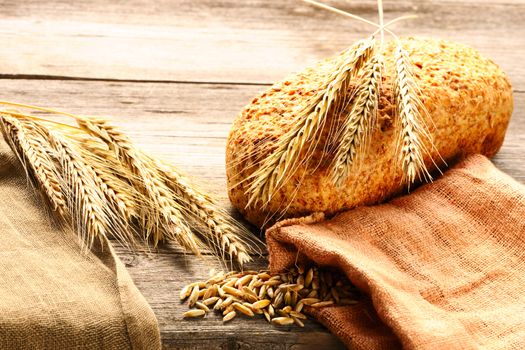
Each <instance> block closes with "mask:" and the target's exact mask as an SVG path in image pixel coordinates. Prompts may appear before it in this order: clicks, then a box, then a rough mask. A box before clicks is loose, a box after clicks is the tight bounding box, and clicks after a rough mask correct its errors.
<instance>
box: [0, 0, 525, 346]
mask: <svg viewBox="0 0 525 350" xmlns="http://www.w3.org/2000/svg"><path fill="white" fill-rule="evenodd" d="M384 2H385V13H386V18H387V20H388V19H392V18H395V17H397V16H400V15H404V14H409V13H416V14H418V15H419V18H418V19H416V20H410V21H406V22H403V23H400V24H399V25H396V26H395V31H396V32H397V33H398V34H400V35H422V36H435V37H441V38H448V39H453V40H457V41H460V42H463V43H466V44H469V45H472V46H474V47H476V48H478V49H479V50H481V51H482V52H483V53H484V54H486V55H487V56H489V57H492V58H493V59H494V60H495V61H496V62H498V63H499V64H501V66H502V67H503V68H504V70H505V71H506V72H507V73H508V74H509V75H510V77H511V80H512V82H513V86H514V93H515V94H514V96H515V112H514V116H513V119H512V122H511V125H510V127H509V131H508V134H507V138H506V141H505V144H504V146H503V148H502V150H501V151H500V153H499V154H498V155H497V156H496V158H495V160H494V161H495V163H496V164H497V165H498V167H499V168H501V169H503V170H504V171H506V172H507V173H509V174H511V175H512V176H514V177H515V178H517V179H518V180H519V181H522V182H525V156H524V154H525V68H524V64H523V62H524V57H525V26H524V25H523V23H524V21H525V1H523V0H493V1H483V0H462V1H450V0H419V1H417V0H414V1H406V0H397V1H388V0H387V1H384ZM328 3H330V4H333V5H339V6H341V7H342V8H344V9H347V10H349V11H351V12H353V13H355V14H358V15H361V16H364V17H366V18H369V19H372V20H375V19H376V8H375V6H376V5H375V1H371V0H365V1H345V0H338V1H329V2H328ZM371 29H372V28H371V27H370V26H368V25H366V24H362V23H359V22H356V21H352V20H348V19H346V18H344V17H340V16H338V15H335V14H332V13H330V12H326V11H322V10H318V9H315V8H313V7H311V6H309V5H306V4H304V3H302V2H301V1H295V0H271V1H269V0H250V1H236V0H198V1H191V0H172V1H169V0H155V1H148V0H131V1H106V0H86V1H81V2H80V1H70V0H50V1H46V2H43V1H37V0H1V2H0V39H1V43H2V54H1V61H0V62H1V64H0V78H1V79H2V90H1V97H0V99H4V100H9V101H17V102H23V103H28V104H35V105H42V106H48V107H53V108H58V109H63V110H67V111H70V112H73V113H78V114H92V115H101V116H110V117H112V118H113V119H115V120H116V122H117V123H118V124H120V125H121V126H122V127H123V128H124V129H125V130H126V131H128V132H129V133H130V134H131V135H132V136H133V138H134V139H135V140H136V141H137V142H138V143H139V144H140V145H142V146H143V147H144V148H145V149H147V150H148V151H150V152H152V153H154V154H157V155H159V156H162V157H164V158H166V159H168V160H170V161H173V162H174V163H175V164H177V165H179V167H180V168H181V169H183V170H185V171H186V172H187V173H188V174H189V175H191V176H194V177H195V179H198V180H197V181H198V182H200V183H201V184H202V185H203V187H205V188H208V189H209V190H211V191H213V192H215V193H217V195H218V196H219V197H220V198H221V200H222V201H223V203H224V205H225V206H228V202H227V197H226V190H225V171H224V149H225V141H226V136H227V134H228V131H229V128H230V123H231V122H232V120H233V118H234V117H235V116H236V114H237V112H238V111H239V110H240V109H241V107H242V106H243V105H244V104H246V103H248V101H249V100H250V98H251V97H252V96H254V95H255V94H257V93H258V92H260V91H263V90H265V89H266V88H267V86H268V85H269V84H271V83H272V82H274V81H277V80H279V79H281V78H282V77H283V76H285V75H286V74H288V73H290V72H292V71H297V70H300V69H302V67H305V66H307V65H309V64H312V63H314V62H315V61H316V60H318V59H320V58H323V57H325V56H328V55H331V54H334V53H336V52H338V51H339V50H342V49H343V48H345V47H347V46H348V45H350V44H351V43H352V42H353V41H354V40H356V39H359V38H363V37H365V36H366V35H367V34H368V33H370V31H371ZM119 254H120V256H121V258H122V259H123V261H124V262H125V263H126V265H127V266H128V268H129V271H130V273H131V275H132V277H133V279H134V280H135V283H136V284H137V286H138V287H139V289H140V290H141V291H142V293H143V294H144V296H145V297H146V299H147V300H148V301H149V302H150V304H151V307H152V308H153V310H154V311H155V313H156V314H157V317H158V320H159V324H160V328H161V333H162V338H163V342H164V346H165V347H166V348H187V349H201V348H202V349H225V348H227V349H237V348H250V349H285V348H286V349H288V348H293V349H318V348H330V347H333V348H340V347H342V345H341V343H340V342H339V341H338V340H337V339H336V338H335V337H333V336H332V335H330V334H329V333H328V332H327V331H326V330H325V329H324V328H323V327H322V326H320V325H319V324H317V323H315V322H308V323H307V326H306V328H304V329H296V328H293V329H291V330H280V329H276V328H274V327H272V326H270V325H268V324H267V323H266V322H265V321H264V320H262V319H254V320H234V321H233V322H231V323H228V324H226V325H223V324H222V322H221V321H220V319H219V318H218V317H209V318H208V319H206V320H205V321H201V322H186V321H182V320H181V313H182V312H183V310H185V306H184V305H181V304H179V302H178V297H177V295H178V291H179V290H180V288H181V287H182V286H183V285H184V284H186V283H188V282H189V281H193V280H195V279H204V278H206V276H207V275H208V271H209V270H210V269H211V268H213V267H214V266H215V267H217V263H216V262H215V261H214V260H213V259H212V258H210V257H205V258H204V259H198V258H194V257H193V256H189V255H184V254H183V253H182V252H181V251H180V250H178V249H177V248H176V247H163V248H162V249H160V251H159V252H158V253H154V254H149V255H146V254H138V255H133V254H130V253H129V252H127V251H125V250H123V249H119ZM265 265H266V261H265V259H264V258H260V259H258V260H257V261H256V262H255V263H254V264H253V267H254V268H261V267H264V266H265Z"/></svg>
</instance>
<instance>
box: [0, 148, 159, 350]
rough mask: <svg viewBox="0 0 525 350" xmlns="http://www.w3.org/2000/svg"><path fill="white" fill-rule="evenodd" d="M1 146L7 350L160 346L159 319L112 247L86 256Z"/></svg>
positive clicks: (2, 338) (0, 281)
mask: <svg viewBox="0 0 525 350" xmlns="http://www.w3.org/2000/svg"><path fill="white" fill-rule="evenodd" d="M11 157H12V155H11V153H10V152H9V151H7V150H6V147H5V144H2V143H0V349H8V350H9V349H148V350H149V349H153V350H154V349H160V347H161V346H160V335H159V329H158V325H157V320H156V318H155V315H154V314H153V312H152V310H151V309H150V307H149V305H148V304H147V302H146V301H145V299H144V298H143V296H142V295H141V294H140V292H139V291H138V290H137V288H136V287H135V285H134V284H133V282H132V281H131V278H130V276H129V275H128V273H127V272H126V270H125V268H124V266H123V264H122V263H121V262H120V260H119V259H118V258H117V257H116V255H115V254H114V252H113V250H112V249H111V246H110V244H109V243H108V242H107V241H106V240H103V242H102V243H101V244H99V245H97V246H96V247H95V248H94V249H93V251H92V252H89V253H86V252H82V251H81V248H80V246H79V242H78V239H77V237H76V235H75V233H73V232H72V231H70V230H68V229H65V228H61V227H58V226H56V225H54V224H53V221H52V220H51V219H50V217H49V215H48V213H46V210H45V209H44V208H43V207H42V205H41V203H40V201H39V200H38V199H37V197H36V196H35V194H34V193H33V192H32V190H31V189H30V188H29V186H28V184H27V182H26V180H25V176H24V174H23V173H22V172H21V171H20V170H19V169H17V168H16V167H15V166H14V164H15V163H16V162H15V161H14V160H13V159H12V158H11Z"/></svg>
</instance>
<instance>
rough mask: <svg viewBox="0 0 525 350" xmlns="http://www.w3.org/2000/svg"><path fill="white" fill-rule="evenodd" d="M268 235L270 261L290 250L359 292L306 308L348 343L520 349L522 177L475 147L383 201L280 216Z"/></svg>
mask: <svg viewBox="0 0 525 350" xmlns="http://www.w3.org/2000/svg"><path fill="white" fill-rule="evenodd" d="M267 242H268V246H269V251H270V267H271V269H272V270H274V271H275V270H282V269H284V268H286V267H288V266H291V265H293V264H294V262H295V260H296V258H297V256H298V254H299V258H300V259H302V258H306V259H310V260H313V261H315V262H316V263H318V264H320V265H329V266H335V267H337V268H340V269H341V270H343V271H344V272H345V273H346V274H347V276H348V277H349V278H350V280H351V281H352V282H353V283H354V284H355V285H356V286H357V287H358V288H359V289H361V290H362V291H363V292H364V293H366V295H367V296H368V297H367V300H365V301H364V302H362V303H360V304H358V305H356V306H346V307H327V308H324V309H322V310H319V311H318V312H315V314H314V315H315V316H316V317H317V318H318V319H319V320H320V321H321V322H322V323H324V324H325V325H326V326H327V327H328V328H329V329H330V330H331V331H332V332H333V333H335V334H336V335H337V336H339V337H340V338H341V339H342V340H343V342H344V343H345V344H346V345H347V346H348V347H349V348H354V349H396V348H401V347H403V348H406V349H525V186H523V185H522V184H519V183H517V182H516V181H514V180H513V179H512V178H510V177H509V176H507V175H505V174H503V173H501V172H500V171H499V170H497V169H496V168H495V167H494V166H493V165H492V163H491V162H490V161H489V160H488V159H486V158H484V157H482V156H474V157H471V158H469V159H468V160H466V161H464V162H463V163H461V164H459V165H458V166H456V167H455V168H454V169H451V170H449V171H447V172H446V174H445V176H443V177H442V178H441V179H439V180H437V181H435V182H434V183H432V184H428V185H425V186H423V187H421V188H420V189H419V190H416V191H415V192H413V193H412V194H410V195H407V196H404V197H401V198H398V199H395V200H393V201H391V202H389V203H387V204H383V205H378V206H372V207H362V208H357V209H354V210H350V211H348V212H345V213H343V214H341V215H338V216H336V217H335V218H333V219H331V220H328V221H323V218H322V215H314V216H311V217H309V218H304V219H299V220H290V221H286V222H282V223H279V224H277V225H276V226H274V227H273V228H272V229H270V230H269V231H268V232H267ZM298 252H299V253H298Z"/></svg>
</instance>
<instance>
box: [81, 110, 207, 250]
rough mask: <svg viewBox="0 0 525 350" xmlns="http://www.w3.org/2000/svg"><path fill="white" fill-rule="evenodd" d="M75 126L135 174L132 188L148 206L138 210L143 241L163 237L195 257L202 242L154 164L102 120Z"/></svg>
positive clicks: (82, 122) (83, 121)
mask: <svg viewBox="0 0 525 350" xmlns="http://www.w3.org/2000/svg"><path fill="white" fill-rule="evenodd" d="M77 123H78V125H79V126H80V128H81V129H83V130H85V131H86V132H88V133H89V134H91V135H93V136H95V137H99V138H100V139H101V140H103V141H104V142H105V143H106V144H107V146H108V147H109V149H110V150H111V151H113V152H114V153H115V155H116V157H117V159H118V160H119V161H120V162H121V163H122V164H124V165H125V166H127V167H128V168H129V169H130V170H131V172H132V173H133V174H134V175H135V178H134V181H135V186H136V187H137V188H140V189H141V190H142V192H143V194H144V195H145V196H146V198H147V199H148V201H149V203H148V204H149V205H147V206H144V207H142V208H141V210H140V213H141V221H142V223H143V224H144V226H145V229H146V238H147V239H149V237H150V236H152V237H153V241H154V244H155V245H157V244H158V242H160V241H162V240H164V239H166V238H167V239H172V240H175V241H177V242H178V243H179V244H180V245H182V246H183V247H184V248H186V249H188V250H190V251H192V252H193V253H194V254H196V255H199V254H200V248H199V247H200V246H201V245H202V243H201V242H200V241H199V240H198V238H197V237H196V236H195V235H194V233H193V232H192V230H191V228H190V227H189V226H188V225H187V223H186V222H185V220H184V216H183V210H184V208H182V207H181V206H180V205H179V203H177V201H176V200H175V199H174V198H175V194H174V193H173V192H172V191H171V190H170V189H169V188H168V187H167V186H166V184H165V183H164V182H163V181H162V179H161V178H160V176H159V174H158V172H157V170H156V168H155V165H154V163H153V162H152V161H151V160H150V159H149V158H148V157H147V156H145V155H144V154H143V153H142V152H141V151H140V150H138V149H137V148H136V147H135V146H134V145H133V143H132V142H131V140H130V139H129V137H128V136H127V135H125V134H124V133H122V132H120V131H119V130H117V129H116V128H115V127H113V126H111V125H110V124H109V123H108V122H107V121H106V120H104V119H95V118H89V119H88V118H82V119H80V118H79V119H77Z"/></svg>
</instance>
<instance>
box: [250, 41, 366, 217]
mask: <svg viewBox="0 0 525 350" xmlns="http://www.w3.org/2000/svg"><path fill="white" fill-rule="evenodd" d="M373 48H374V40H373V39H372V38H369V39H367V40H362V41H359V42H358V43H356V44H355V45H354V46H352V47H351V48H350V49H349V50H347V51H346V52H345V54H344V55H341V57H344V58H343V59H342V60H341V61H340V62H338V64H337V65H336V67H335V68H334V73H333V74H332V75H331V76H330V77H329V78H328V80H327V81H328V82H327V84H326V88H325V89H324V91H322V92H321V93H319V94H317V95H316V96H315V97H314V98H313V99H312V101H310V102H309V103H308V104H307V105H306V106H305V107H303V108H302V109H301V110H300V111H298V115H297V117H296V122H295V123H294V125H293V127H292V129H291V130H289V131H288V132H287V133H286V134H285V135H283V137H281V138H280V139H279V141H278V142H277V144H276V149H275V150H274V151H273V152H272V153H271V154H270V155H268V156H267V157H266V158H265V159H264V160H263V161H262V164H261V165H260V167H259V169H258V170H256V171H255V172H254V173H253V174H252V175H251V176H250V181H251V183H250V186H249V189H248V193H247V194H248V196H249V198H248V203H247V205H246V206H247V207H249V206H250V205H253V204H255V203H261V204H262V205H263V206H265V205H267V204H268V203H269V202H270V200H271V199H272V196H273V194H274V192H275V191H276V190H278V188H279V187H280V186H281V185H282V184H283V183H284V182H285V180H286V178H287V177H289V176H290V175H291V174H293V173H294V172H295V170H296V169H297V168H298V166H299V164H300V163H301V158H300V157H301V154H302V152H303V151H305V149H306V147H307V146H308V147H309V150H308V151H307V152H309V151H313V149H314V148H315V147H312V141H315V142H317V139H318V138H317V136H318V135H319V133H320V132H321V130H322V129H323V127H324V124H325V122H326V119H327V115H328V113H329V111H330V109H331V107H332V106H333V103H334V102H335V101H336V100H337V99H338V98H339V97H340V96H339V95H340V94H341V90H342V89H343V87H345V86H347V85H348V83H349V81H350V80H351V78H352V77H354V76H355V75H356V74H357V72H358V71H359V70H360V68H361V66H363V64H364V63H365V62H366V61H367V60H368V58H369V57H370V55H371V53H372V51H373ZM306 158H308V155H307V156H306Z"/></svg>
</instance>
